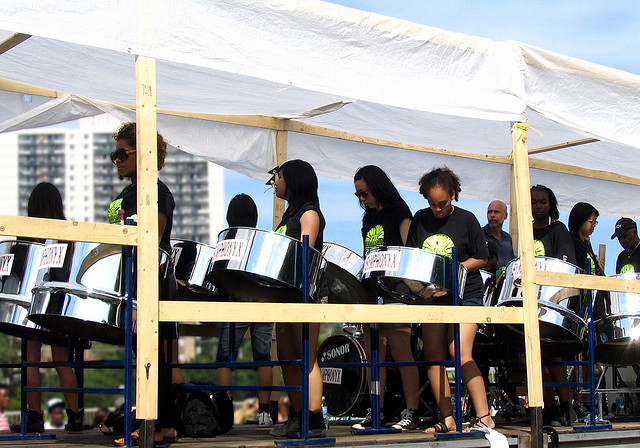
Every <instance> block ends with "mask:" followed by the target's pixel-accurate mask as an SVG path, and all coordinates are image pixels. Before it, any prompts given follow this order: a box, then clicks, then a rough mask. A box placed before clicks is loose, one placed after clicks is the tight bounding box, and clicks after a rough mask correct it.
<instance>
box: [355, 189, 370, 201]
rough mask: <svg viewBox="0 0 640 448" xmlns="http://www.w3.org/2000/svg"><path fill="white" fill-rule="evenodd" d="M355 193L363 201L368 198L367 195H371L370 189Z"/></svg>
mask: <svg viewBox="0 0 640 448" xmlns="http://www.w3.org/2000/svg"><path fill="white" fill-rule="evenodd" d="M353 194H355V195H356V197H357V198H358V199H360V200H361V201H362V200H364V199H367V196H368V195H369V190H360V191H356V192H355V193H353Z"/></svg>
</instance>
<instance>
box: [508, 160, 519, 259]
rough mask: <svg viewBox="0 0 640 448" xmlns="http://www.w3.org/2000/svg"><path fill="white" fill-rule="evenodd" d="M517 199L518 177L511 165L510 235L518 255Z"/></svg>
mask: <svg viewBox="0 0 640 448" xmlns="http://www.w3.org/2000/svg"><path fill="white" fill-rule="evenodd" d="M517 202H518V201H517V200H516V177H515V172H514V169H513V165H512V166H511V185H510V188H509V235H511V240H512V241H513V244H514V245H515V247H514V248H513V251H514V252H515V256H516V257H517V256H518V253H519V252H518V242H519V241H518V206H517V205H518V204H517Z"/></svg>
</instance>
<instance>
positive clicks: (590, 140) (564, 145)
mask: <svg viewBox="0 0 640 448" xmlns="http://www.w3.org/2000/svg"><path fill="white" fill-rule="evenodd" d="M599 141H600V140H598V139H596V138H583V139H582V140H574V141H572V142H565V143H558V144H556V145H549V146H542V147H540V148H536V149H530V150H529V155H532V154H540V153H543V152H549V151H555V150H556V149H563V148H571V147H572V146H579V145H586V144H589V143H595V142H599Z"/></svg>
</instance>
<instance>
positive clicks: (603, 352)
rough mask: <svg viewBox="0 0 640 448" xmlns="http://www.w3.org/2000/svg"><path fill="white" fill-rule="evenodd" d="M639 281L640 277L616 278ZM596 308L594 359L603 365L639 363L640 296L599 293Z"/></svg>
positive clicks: (632, 274) (635, 274)
mask: <svg viewBox="0 0 640 448" xmlns="http://www.w3.org/2000/svg"><path fill="white" fill-rule="evenodd" d="M614 277H616V278H623V279H626V280H640V273H637V272H627V273H624V274H618V275H615V276H614ZM595 302H596V303H595V305H594V310H593V315H594V325H593V326H594V334H595V346H596V347H595V349H596V350H595V355H596V356H595V358H596V361H598V362H600V363H603V364H624V365H634V364H638V363H640V294H637V293H633V292H617V291H608V292H600V291H599V292H598V294H597V295H596V301H595Z"/></svg>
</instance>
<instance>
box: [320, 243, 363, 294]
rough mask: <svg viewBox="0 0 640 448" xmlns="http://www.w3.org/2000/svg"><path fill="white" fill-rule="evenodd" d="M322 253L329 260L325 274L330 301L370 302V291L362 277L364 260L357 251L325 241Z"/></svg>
mask: <svg viewBox="0 0 640 448" xmlns="http://www.w3.org/2000/svg"><path fill="white" fill-rule="evenodd" d="M322 255H323V256H324V258H325V259H326V260H327V270H326V271H325V276H326V279H327V283H328V286H329V302H330V303H369V302H370V300H369V293H367V291H366V290H365V289H364V287H363V286H362V283H360V278H361V277H362V268H363V267H364V260H363V259H362V257H361V256H360V255H358V254H357V253H356V252H354V251H352V250H351V249H349V248H346V247H344V246H341V245H340V244H335V243H324V245H323V246H322Z"/></svg>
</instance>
